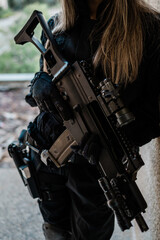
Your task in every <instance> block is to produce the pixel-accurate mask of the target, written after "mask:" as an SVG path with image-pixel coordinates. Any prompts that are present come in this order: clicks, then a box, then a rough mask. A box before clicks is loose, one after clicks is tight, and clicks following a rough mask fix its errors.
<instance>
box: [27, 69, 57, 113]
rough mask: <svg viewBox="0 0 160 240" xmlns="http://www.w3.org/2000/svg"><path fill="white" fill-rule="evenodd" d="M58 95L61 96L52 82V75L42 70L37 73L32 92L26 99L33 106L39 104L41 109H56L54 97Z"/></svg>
mask: <svg viewBox="0 0 160 240" xmlns="http://www.w3.org/2000/svg"><path fill="white" fill-rule="evenodd" d="M56 96H59V93H58V90H57V88H56V87H54V86H53V84H52V77H51V76H49V75H48V74H47V73H46V72H42V71H41V72H38V73H36V74H35V77H34V79H33V80H32V81H31V88H30V93H29V94H28V95H27V96H26V98H25V99H26V102H27V103H29V104H30V105H31V106H32V107H34V106H38V107H39V109H40V110H41V111H54V110H55V107H54V104H53V99H54V98H56Z"/></svg>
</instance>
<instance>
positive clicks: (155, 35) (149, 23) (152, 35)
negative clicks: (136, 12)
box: [142, 11, 160, 43]
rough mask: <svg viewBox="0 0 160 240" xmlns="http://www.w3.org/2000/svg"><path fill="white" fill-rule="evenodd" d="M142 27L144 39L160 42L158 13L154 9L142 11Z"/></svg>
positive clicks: (159, 14) (159, 16)
mask: <svg viewBox="0 0 160 240" xmlns="http://www.w3.org/2000/svg"><path fill="white" fill-rule="evenodd" d="M142 28H143V32H144V36H145V39H146V41H148V40H149V41H153V42H154V43H156V42H157V43H158V42H159V43H160V13H158V12H155V11H151V12H147V13H143V14H142Z"/></svg>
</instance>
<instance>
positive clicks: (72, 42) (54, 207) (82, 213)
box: [35, 5, 160, 240]
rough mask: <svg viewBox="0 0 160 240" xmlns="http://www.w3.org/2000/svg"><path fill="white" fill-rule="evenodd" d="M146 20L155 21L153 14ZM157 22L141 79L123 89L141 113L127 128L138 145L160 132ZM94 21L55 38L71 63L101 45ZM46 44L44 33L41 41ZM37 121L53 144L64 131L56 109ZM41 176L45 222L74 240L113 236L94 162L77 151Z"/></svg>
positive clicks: (159, 32) (126, 99) (149, 36)
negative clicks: (91, 36) (94, 38)
mask: <svg viewBox="0 0 160 240" xmlns="http://www.w3.org/2000/svg"><path fill="white" fill-rule="evenodd" d="M101 7H102V5H101ZM99 11H100V8H99ZM53 19H54V18H53ZM53 19H50V20H49V26H50V27H51V29H52V28H53V27H54V20H53ZM147 21H148V22H149V21H150V20H149V17H148V20H147ZM153 21H154V24H153V25H152V26H153V28H152V29H149V31H148V32H146V40H145V43H144V55H143V60H142V64H141V65H140V68H139V74H138V77H137V80H136V81H135V82H134V83H133V84H129V85H128V86H127V88H123V87H122V97H123V99H124V102H125V104H126V105H127V106H128V107H129V108H130V109H131V111H133V113H134V114H135V116H136V121H135V123H133V124H132V125H131V126H130V128H127V127H126V129H125V131H126V133H127V134H128V136H129V137H130V138H131V139H132V140H133V141H134V142H135V144H136V145H138V146H141V145H143V144H145V143H147V142H148V141H150V140H151V139H152V138H155V137H158V136H159V135H160V128H159V107H158V96H159V92H160V83H159V82H160V48H158V44H160V30H159V26H160V20H157V19H153ZM95 24H96V20H91V19H89V15H87V14H85V15H83V18H82V17H81V18H79V20H78V21H77V23H76V25H75V27H74V28H73V29H71V30H70V31H67V32H63V33H61V34H58V35H55V36H54V37H55V39H56V42H57V46H58V48H59V50H60V52H61V53H62V54H63V56H64V57H65V58H66V59H67V60H68V61H69V62H74V61H76V60H78V61H80V60H84V59H85V60H88V61H90V60H91V58H92V56H93V54H94V52H95V50H96V48H97V44H98V43H97V41H95V42H94V41H93V45H92V47H91V46H90V43H89V40H88V38H89V34H90V33H91V30H92V29H93V27H94V26H95ZM155 34H156V36H155ZM45 42H46V38H45V36H44V34H43V35H42V43H43V44H45ZM41 70H42V59H41ZM97 76H98V78H99V79H98V81H100V80H102V79H103V74H102V73H101V72H100V71H99V70H98V71H97ZM42 77H43V75H42ZM36 121H37V126H38V129H39V131H40V132H41V134H42V135H43V137H44V139H46V141H47V139H48V138H49V139H50V142H51V144H52V143H53V142H54V140H55V139H56V138H57V136H58V134H60V133H61V132H62V131H63V127H62V125H61V124H60V125H59V124H58V123H57V120H56V119H55V118H54V116H53V115H52V114H51V113H47V112H42V113H41V114H40V115H39V116H38V118H37V120H36ZM55 129H56V130H55ZM55 132H56V133H57V134H55ZM35 159H36V157H35ZM37 174H38V178H39V181H40V184H41V190H42V191H43V192H44V200H42V201H39V206H40V210H41V213H42V216H43V218H44V221H45V222H48V223H50V224H52V225H53V226H54V227H55V228H57V229H63V230H67V231H71V232H72V239H74V240H107V239H110V237H111V235H112V232H113V228H114V217H113V213H112V211H111V210H110V209H109V208H108V207H107V205H106V200H105V197H104V195H103V192H102V190H101V189H100V187H99V185H98V182H97V179H98V178H99V177H100V175H99V173H98V171H97V169H96V167H95V166H92V165H90V164H89V163H88V162H87V160H86V159H84V158H83V157H81V156H79V155H75V154H74V155H73V157H72V159H71V161H70V162H69V163H68V164H66V166H64V167H62V168H60V169H57V168H56V167H53V166H52V167H46V166H45V165H43V164H42V165H41V166H40V168H39V170H38V173H37Z"/></svg>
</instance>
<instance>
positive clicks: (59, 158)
mask: <svg viewBox="0 0 160 240" xmlns="http://www.w3.org/2000/svg"><path fill="white" fill-rule="evenodd" d="M38 24H40V25H41V27H42V29H43V31H44V33H45V35H46V37H47V39H48V41H49V43H50V44H49V45H48V46H49V47H48V48H47V49H46V48H45V47H44V46H43V45H42V44H41V43H40V41H39V40H38V39H37V38H36V37H35V36H34V31H35V28H36V27H37V25H38ZM15 42H16V43H17V44H25V43H27V42H31V43H33V44H34V45H35V46H36V48H38V50H39V51H40V52H41V54H42V56H43V58H44V59H45V60H46V62H47V65H48V68H49V69H50V72H51V74H52V76H53V80H52V81H53V84H54V85H55V87H56V88H57V89H58V90H59V93H60V96H61V101H60V102H59V103H58V104H57V103H56V102H55V107H56V108H57V110H58V112H59V114H60V116H61V117H62V119H63V124H64V126H65V127H66V131H65V133H64V134H65V135H63V133H62V135H61V136H60V141H59V139H58V140H57V142H56V143H54V144H53V146H52V147H51V148H50V149H49V150H47V149H45V150H44V151H43V152H42V154H41V159H42V161H43V162H45V163H47V159H51V160H52V161H53V162H54V163H55V164H56V166H57V167H60V166H61V165H63V164H64V162H65V159H66V158H67V156H69V154H71V152H72V151H71V146H72V145H76V144H78V145H79V144H80V143H81V140H82V139H83V137H84V136H85V134H86V133H93V134H96V135H98V137H99V139H100V141H101V145H102V151H101V154H100V157H99V161H98V164H97V167H98V169H99V171H100V173H101V178H100V179H99V184H100V186H101V188H102V190H103V192H104V194H105V197H106V199H107V203H108V206H109V207H110V208H111V209H112V210H113V211H114V213H115V215H116V217H117V220H118V223H119V226H120V228H121V230H122V231H124V230H126V229H129V228H130V227H131V226H132V224H131V221H132V220H133V219H135V220H136V221H137V223H138V225H139V227H140V229H141V231H147V230H148V226H147V224H146V222H145V220H144V218H143V217H142V215H141V213H142V212H143V213H144V212H145V209H146V208H147V204H146V202H145V200H144V198H143V196H142V194H141V192H140V190H139V188H138V186H137V185H136V183H135V180H136V174H137V171H138V170H139V169H140V167H141V166H143V165H144V162H143V160H142V159H141V156H140V155H139V151H138V148H137V147H136V146H134V145H133V144H132V143H131V142H130V141H129V139H128V138H127V137H126V136H125V134H124V132H123V126H124V125H127V124H129V123H130V122H132V121H134V116H133V114H132V113H131V112H130V111H129V110H128V109H127V108H126V107H125V106H124V104H123V102H122V101H121V98H120V95H119V92H118V90H117V88H116V87H115V85H114V84H113V83H112V82H111V81H110V80H109V79H105V80H103V81H101V82H100V84H99V86H98V87H95V86H94V84H93V81H92V77H90V76H88V65H87V63H86V62H85V61H82V62H77V61H76V62H75V63H73V64H70V63H69V62H67V61H66V60H65V59H64V58H63V56H61V54H60V53H59V51H58V49H57V47H56V43H55V40H54V38H53V35H52V32H51V30H50V28H49V27H48V24H47V23H46V21H45V20H44V18H43V15H42V13H41V12H39V11H34V12H33V14H32V15H31V17H30V19H29V20H28V22H27V23H26V24H25V26H24V27H23V28H22V30H21V31H20V32H19V33H18V34H17V35H16V37H15ZM63 139H64V142H65V144H62V143H63ZM59 146H60V147H59Z"/></svg>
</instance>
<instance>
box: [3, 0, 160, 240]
mask: <svg viewBox="0 0 160 240" xmlns="http://www.w3.org/2000/svg"><path fill="white" fill-rule="evenodd" d="M146 1H147V2H148V3H149V4H151V5H152V6H153V7H154V8H155V9H157V10H159V11H160V0H146ZM35 9H36V10H40V11H42V12H43V15H44V16H45V18H46V19H47V20H48V19H49V17H51V16H53V15H54V14H55V13H56V12H58V11H59V10H60V5H59V1H58V0H45V1H43V0H39V1H37V0H0V193H1V198H0V225H1V228H0V240H11V239H12V240H17V239H18V240H34V239H35V240H40V239H44V238H43V234H42V232H41V226H40V224H41V222H42V219H41V216H40V214H39V210H38V208H37V203H36V202H35V201H33V200H32V199H31V197H30V196H29V194H28V192H27V190H26V189H24V186H23V184H22V182H21V180H20V177H19V176H18V172H17V170H16V169H15V166H14V163H13V161H12V159H11V158H10V157H9V156H8V152H7V147H8V145H9V143H11V142H12V141H13V140H15V139H17V137H18V135H19V133H20V131H21V130H22V129H23V128H26V127H27V125H28V123H29V122H30V121H32V120H33V119H34V117H35V116H36V115H37V113H38V110H37V108H31V107H30V106H29V105H27V103H26V102H25V100H24V97H25V95H26V94H27V93H28V87H27V86H28V85H29V82H30V80H31V79H32V77H33V76H34V73H35V72H37V71H39V56H40V54H39V52H38V50H37V49H36V48H35V47H34V46H32V44H26V45H25V46H24V47H22V46H20V45H16V44H15V43H14V36H15V35H16V34H17V33H18V32H19V30H20V29H21V28H22V26H23V25H24V23H25V22H26V20H27V19H28V18H29V16H30V15H31V13H32V12H33V10H35ZM38 34H40V30H39V33H38ZM118 234H119V233H118ZM117 236H119V235H115V237H113V240H114V239H116V240H119V239H120V238H119V237H117ZM123 239H124V235H123ZM126 239H127V240H129V239H131V238H130V237H129V235H127V233H126ZM140 240H142V238H141V239H140ZM146 240H147V238H146ZM149 240H151V238H149Z"/></svg>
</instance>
